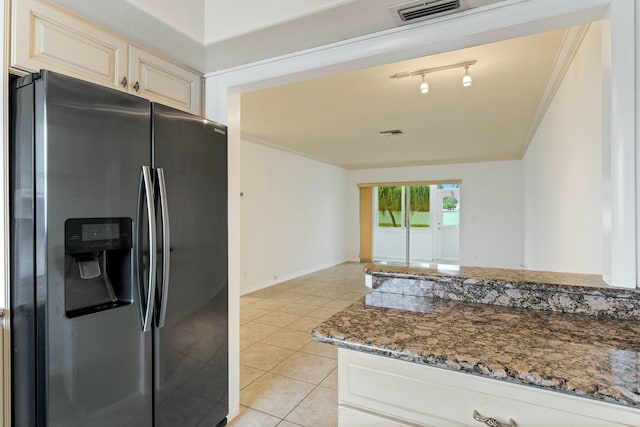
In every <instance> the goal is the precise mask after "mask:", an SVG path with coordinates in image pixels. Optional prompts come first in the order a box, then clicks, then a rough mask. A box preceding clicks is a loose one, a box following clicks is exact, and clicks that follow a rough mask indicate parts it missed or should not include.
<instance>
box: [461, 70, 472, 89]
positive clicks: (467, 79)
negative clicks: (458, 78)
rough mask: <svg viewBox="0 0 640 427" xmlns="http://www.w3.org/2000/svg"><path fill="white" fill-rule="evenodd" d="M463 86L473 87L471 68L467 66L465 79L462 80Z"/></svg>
mask: <svg viewBox="0 0 640 427" xmlns="http://www.w3.org/2000/svg"><path fill="white" fill-rule="evenodd" d="M462 86H464V87H469V86H471V76H470V75H469V66H468V65H465V67H464V77H463V78H462Z"/></svg>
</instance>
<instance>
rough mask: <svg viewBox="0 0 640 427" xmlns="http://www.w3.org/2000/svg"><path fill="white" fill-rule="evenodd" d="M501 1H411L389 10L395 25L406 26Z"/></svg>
mask: <svg viewBox="0 0 640 427" xmlns="http://www.w3.org/2000/svg"><path fill="white" fill-rule="evenodd" d="M500 1H503V0H431V1H425V0H421V1H418V0H413V1H409V2H404V3H401V4H397V5H395V6H393V7H390V8H389V12H390V13H391V16H392V17H393V20H394V21H395V23H396V24H397V25H407V24H412V23H414V22H419V21H424V20H426V19H432V18H437V17H439V16H443V15H448V14H450V13H456V12H462V11H463V10H467V9H473V8H476V7H480V6H486V5H489V4H492V3H498V2H500Z"/></svg>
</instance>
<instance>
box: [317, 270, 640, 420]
mask: <svg viewBox="0 0 640 427" xmlns="http://www.w3.org/2000/svg"><path fill="white" fill-rule="evenodd" d="M365 273H366V274H367V276H366V277H367V284H368V285H369V286H370V287H372V288H373V290H372V292H370V293H369V294H368V295H367V296H365V297H364V298H363V299H362V300H360V301H358V302H356V303H355V304H353V305H351V306H349V307H347V308H346V309H345V310H343V311H341V312H339V313H337V314H336V315H335V316H333V317H332V318H330V319H329V320H328V321H326V322H325V323H323V324H321V325H319V326H318V327H316V328H315V329H314V331H313V333H312V335H313V337H314V338H315V339H316V340H318V341H320V342H325V343H330V344H334V345H337V346H338V347H340V356H339V377H340V386H339V400H340V425H415V424H416V423H417V424H419V425H438V426H443V425H451V426H460V425H470V426H473V425H481V423H483V422H484V423H485V424H487V425H496V426H502V425H504V426H514V425H520V426H550V425H551V426H573V425H581V426H589V425H592V426H619V425H630V426H637V425H640V335H639V334H638V332H637V325H638V320H640V315H639V313H640V311H639V309H638V306H639V303H640V294H639V293H638V292H636V291H635V290H628V289H616V288H611V287H607V286H606V285H604V284H603V283H602V282H601V279H600V278H599V277H598V276H587V275H572V274H559V273H543V272H532V271H519V270H501V269H486V268H464V267H462V268H460V269H454V270H442V269H441V270H437V269H414V268H406V267H389V266H380V265H374V264H369V265H367V266H366V267H365ZM408 362H410V363H408ZM438 368H444V369H438ZM469 374H471V375H469ZM495 380H500V381H495ZM525 386H530V387H525ZM531 386H532V387H531ZM474 415H475V419H474ZM494 418H495V419H494ZM483 420H484V421H483ZM512 420H513V421H512ZM492 422H495V423H498V424H491V423H492Z"/></svg>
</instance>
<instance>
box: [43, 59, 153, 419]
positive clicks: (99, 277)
mask: <svg viewBox="0 0 640 427" xmlns="http://www.w3.org/2000/svg"><path fill="white" fill-rule="evenodd" d="M35 111H36V114H35V116H36V126H35V128H36V132H35V133H36V137H35V179H36V185H35V193H36V201H35V206H36V209H35V216H36V260H35V263H36V280H37V291H36V292H37V299H36V301H37V310H38V316H39V319H38V326H37V328H38V340H46V341H45V342H44V344H45V346H44V348H43V347H40V348H39V349H38V351H39V354H44V356H45V361H44V362H45V363H44V365H43V368H44V371H45V372H44V379H45V382H44V383H43V384H44V387H45V390H44V391H43V393H45V395H46V408H45V412H46V423H47V424H46V425H48V426H50V427H58V426H59V427H76V426H77V427H86V426H92V427H100V426H104V427H107V426H109V427H111V426H131V427H134V426H135V427H139V426H151V425H152V422H153V420H152V370H151V366H152V365H151V363H152V353H151V333H146V334H145V333H143V332H142V325H141V316H140V306H139V301H138V299H139V296H138V288H137V282H136V280H135V279H134V277H135V276H134V272H135V268H134V262H135V260H134V255H133V254H134V252H133V250H132V249H120V250H119V251H105V252H100V251H96V252H95V253H91V252H88V253H85V254H82V255H70V254H69V253H67V252H68V250H69V241H68V239H69V236H66V231H65V230H67V227H68V226H69V224H72V223H73V221H72V222H68V220H70V219H74V220H76V221H77V222H78V223H83V224H84V223H85V222H87V225H86V227H84V226H83V227H84V228H82V241H85V240H86V244H89V245H90V244H96V245H98V244H102V243H104V242H106V240H104V239H115V238H116V237H115V234H117V230H118V231H119V232H120V233H123V232H125V231H124V229H126V228H127V227H129V226H131V227H132V229H133V230H135V229H136V227H137V226H138V225H139V224H137V223H136V213H137V207H138V200H139V191H138V186H139V179H140V170H141V166H142V165H149V162H150V160H151V144H150V140H151V138H150V128H151V126H150V105H149V103H148V102H147V101H145V100H143V99H140V98H137V97H134V96H130V95H127V94H122V93H119V92H116V91H114V90H111V89H107V88H104V87H101V86H96V85H93V84H90V83H86V82H82V81H79V80H76V79H73V78H70V77H66V76H62V75H59V74H55V73H51V72H46V71H43V72H42V78H41V79H39V80H36V92H35ZM110 218H120V219H121V221H122V222H121V224H119V225H118V226H116V225H115V223H113V222H111V223H109V221H105V220H104V219H110ZM87 219H93V220H90V221H87ZM105 224H106V225H105ZM114 233H115V234H114ZM130 237H132V236H130ZM66 238H67V240H65V239H66ZM76 243H77V242H76ZM147 250H148V249H147ZM104 253H106V255H107V258H106V260H104V259H103V254H104ZM79 260H80V261H84V264H83V265H82V266H81V265H79V264H82V263H81V262H79ZM96 262H98V263H96ZM100 262H102V264H100ZM105 263H106V264H105ZM81 267H83V268H81ZM81 270H82V271H81ZM107 272H108V279H107V278H106V277H107V276H106V274H107ZM103 279H104V280H103ZM107 285H109V286H107ZM109 288H111V290H109ZM112 291H114V292H115V293H116V294H117V295H113V294H112V293H113V292H112ZM101 292H102V294H101ZM105 295H106V296H105ZM109 295H111V296H109ZM114 298H119V303H120V304H119V305H118V304H117V303H113V304H111V305H109V302H108V301H107V303H104V300H105V299H107V300H113V299H114ZM100 304H102V305H100ZM83 309H84V311H83ZM43 331H44V333H42V332H43ZM41 383H42V382H41Z"/></svg>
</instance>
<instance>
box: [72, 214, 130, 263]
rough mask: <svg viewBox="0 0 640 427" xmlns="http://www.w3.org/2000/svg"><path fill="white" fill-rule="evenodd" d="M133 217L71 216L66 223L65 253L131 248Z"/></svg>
mask: <svg viewBox="0 0 640 427" xmlns="http://www.w3.org/2000/svg"><path fill="white" fill-rule="evenodd" d="M131 224H132V221H131V218H70V219H68V220H66V221H65V223H64V243H65V245H64V246H65V253H67V254H70V255H73V254H81V253H87V252H98V251H110V250H117V249H130V248H131V236H132V234H131Z"/></svg>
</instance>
